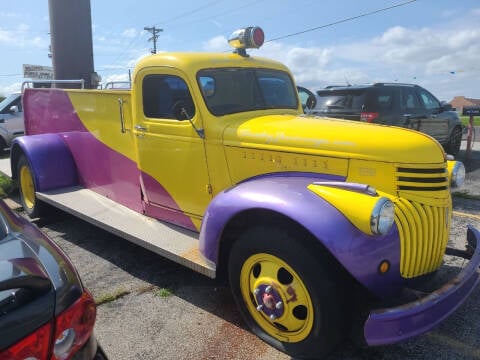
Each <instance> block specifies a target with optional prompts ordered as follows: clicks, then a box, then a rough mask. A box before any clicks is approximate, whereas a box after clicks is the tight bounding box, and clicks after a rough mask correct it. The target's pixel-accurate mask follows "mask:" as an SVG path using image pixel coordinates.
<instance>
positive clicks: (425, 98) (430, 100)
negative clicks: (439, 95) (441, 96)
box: [418, 89, 440, 110]
mask: <svg viewBox="0 0 480 360" xmlns="http://www.w3.org/2000/svg"><path fill="white" fill-rule="evenodd" d="M418 92H419V94H420V98H421V99H422V102H423V106H424V107H425V109H428V110H437V109H440V103H439V102H438V100H437V99H435V97H434V96H433V95H432V94H430V93H429V92H427V91H425V90H423V89H420V90H418Z"/></svg>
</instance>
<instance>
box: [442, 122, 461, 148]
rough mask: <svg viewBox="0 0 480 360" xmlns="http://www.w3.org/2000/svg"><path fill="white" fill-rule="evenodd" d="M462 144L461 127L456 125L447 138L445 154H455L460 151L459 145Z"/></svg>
mask: <svg viewBox="0 0 480 360" xmlns="http://www.w3.org/2000/svg"><path fill="white" fill-rule="evenodd" d="M461 144H462V129H460V128H458V127H456V128H455V129H453V131H452V134H451V135H450V139H449V140H448V143H447V146H446V147H445V150H446V152H447V154H450V155H457V154H458V153H459V152H460V145H461Z"/></svg>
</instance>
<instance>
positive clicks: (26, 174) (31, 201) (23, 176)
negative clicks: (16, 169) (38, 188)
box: [20, 165, 35, 209]
mask: <svg viewBox="0 0 480 360" xmlns="http://www.w3.org/2000/svg"><path fill="white" fill-rule="evenodd" d="M20 189H21V190H22V196H23V201H24V203H25V206H27V207H28V208H29V209H33V207H34V205H35V186H34V185H33V178H32V173H31V171H30V169H29V168H28V166H26V165H24V166H22V167H21V169H20Z"/></svg>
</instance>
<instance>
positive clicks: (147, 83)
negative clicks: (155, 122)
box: [142, 74, 195, 120]
mask: <svg viewBox="0 0 480 360" xmlns="http://www.w3.org/2000/svg"><path fill="white" fill-rule="evenodd" d="M142 91H143V94H142V97H143V113H144V115H145V116H146V117H149V118H156V119H175V120H185V119H188V118H189V119H191V118H192V117H193V116H194V115H195V105H194V103H193V100H192V96H191V94H190V91H189V89H188V86H187V84H186V83H185V81H184V80H183V79H182V78H180V77H178V76H174V75H157V74H155V75H147V76H145V78H144V79H143V84H142Z"/></svg>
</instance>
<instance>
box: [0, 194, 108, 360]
mask: <svg viewBox="0 0 480 360" xmlns="http://www.w3.org/2000/svg"><path fill="white" fill-rule="evenodd" d="M95 316H96V305H95V302H94V300H93V298H92V295H91V294H90V293H89V292H88V290H87V289H86V288H85V287H84V286H83V285H82V282H81V280H80V278H79V276H78V274H77V272H76V270H75V268H74V267H73V265H72V263H71V261H70V260H69V259H68V257H67V256H66V255H65V253H64V252H63V251H62V250H61V249H60V248H59V247H58V246H57V245H55V243H54V242H53V241H51V240H50V239H48V238H47V237H46V236H45V235H44V234H43V233H41V232H40V230H38V228H37V227H36V226H34V225H32V224H31V223H29V222H28V221H26V220H25V219H24V218H22V217H21V216H19V215H17V214H15V213H14V212H13V211H11V210H10V208H9V207H8V206H7V205H6V204H5V202H4V201H3V200H0V359H1V360H7V359H8V360H16V359H22V360H23V359H41V360H45V359H52V360H60V359H62V360H63V359H72V358H73V359H82V360H83V359H85V360H87V359H88V360H91V359H96V360H103V359H106V356H105V354H104V353H103V351H102V350H101V348H100V347H99V346H98V344H97V341H96V339H95V337H94V335H93V326H94V323H95Z"/></svg>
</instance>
